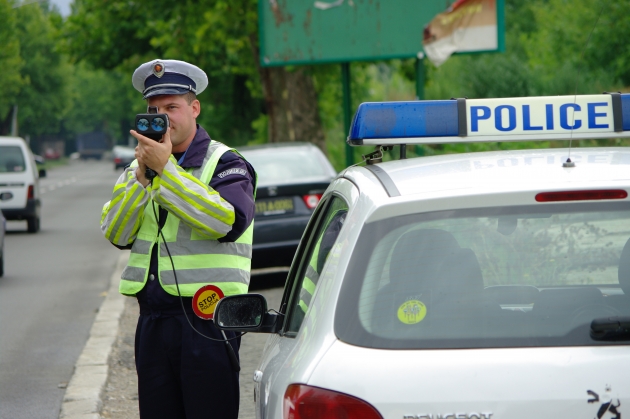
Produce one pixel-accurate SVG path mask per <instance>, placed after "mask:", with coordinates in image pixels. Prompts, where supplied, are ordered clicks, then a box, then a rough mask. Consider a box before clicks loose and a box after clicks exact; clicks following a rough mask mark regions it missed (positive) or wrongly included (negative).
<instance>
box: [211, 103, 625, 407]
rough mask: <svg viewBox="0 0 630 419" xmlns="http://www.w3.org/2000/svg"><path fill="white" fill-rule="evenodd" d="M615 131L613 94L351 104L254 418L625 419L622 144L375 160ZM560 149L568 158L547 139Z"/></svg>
mask: <svg viewBox="0 0 630 419" xmlns="http://www.w3.org/2000/svg"><path fill="white" fill-rule="evenodd" d="M629 136H630V95H626V94H622V95H620V94H603V95H587V96H566V97H563V96H554V97H530V98H508V99H483V100H481V99H480V100H466V99H456V100H444V101H417V102H393V103H364V104H362V105H361V106H360V107H359V109H358V111H357V113H356V115H355V117H354V121H353V126H352V128H351V132H350V136H349V138H348V141H349V142H350V143H352V144H363V145H374V146H375V147H376V151H375V153H372V154H371V155H369V156H367V158H366V164H365V165H359V166H354V167H350V168H347V169H346V170H344V171H343V172H342V173H340V174H339V176H338V177H337V178H336V179H335V180H334V181H333V182H332V184H331V186H330V187H329V188H328V189H327V191H326V192H325V194H324V195H323V197H322V200H321V202H320V204H319V206H318V207H317V209H316V211H315V213H314V214H313V217H312V218H311V221H310V223H309V225H308V227H307V230H306V232H305V235H304V236H303V238H302V241H301V243H300V246H299V249H298V252H297V255H296V257H295V259H294V261H293V265H292V267H291V271H290V273H289V276H288V281H287V285H286V288H285V292H284V296H283V299H282V303H281V306H280V308H279V310H278V311H277V312H276V311H274V310H270V311H269V310H267V306H266V301H265V300H264V298H263V297H262V296H260V295H254V294H249V295H241V296H232V297H227V298H225V299H223V300H222V301H221V302H219V304H218V307H217V309H216V313H215V322H216V323H217V325H218V326H219V327H220V328H223V329H225V330H240V331H244V332H245V331H250V332H262V333H269V334H270V337H269V339H268V341H267V344H266V347H265V350H264V353H263V354H262V358H261V362H260V365H259V367H258V370H257V371H256V373H255V376H254V382H255V383H254V385H255V397H256V400H255V403H256V414H257V418H259V419H272V418H273V419H305V418H333V417H339V418H357V419H358V418H361V419H377V418H393V419H502V418H510V419H521V418H522V419H531V418H549V419H552V418H553V419H556V418H559V417H562V418H572V419H576V418H583V419H593V418H597V419H612V418H615V419H620V418H621V415H622V413H623V415H624V416H626V415H628V414H630V374H628V371H630V346H629V344H630V199H629V198H628V191H629V190H630V149H628V148H624V147H616V148H575V147H573V148H564V149H537V150H519V151H499V152H484V153H468V154H458V155H443V156H431V157H421V158H413V159H406V158H404V157H405V153H404V150H405V147H401V150H402V151H401V153H400V154H401V157H402V158H401V159H400V160H396V161H390V162H380V160H381V159H380V151H381V149H382V148H383V147H389V146H394V145H400V144H403V145H404V144H426V143H454V142H467V141H519V140H557V139H566V140H570V139H573V140H578V139H581V138H624V137H629ZM567 145H569V144H567Z"/></svg>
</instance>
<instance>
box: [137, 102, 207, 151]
mask: <svg viewBox="0 0 630 419" xmlns="http://www.w3.org/2000/svg"><path fill="white" fill-rule="evenodd" d="M147 105H148V106H157V108H158V113H165V114H167V115H168V119H169V122H170V125H171V142H172V143H173V152H174V153H177V152H183V151H185V150H186V148H187V147H188V145H189V144H190V142H191V141H192V139H193V138H194V137H195V132H196V131H197V125H196V118H197V116H199V112H200V111H201V105H200V104H199V101H198V100H194V101H193V102H192V103H191V104H190V105H189V104H188V102H186V99H185V98H184V95H160V96H153V97H150V98H149V99H148V100H147Z"/></svg>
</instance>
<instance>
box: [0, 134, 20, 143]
mask: <svg viewBox="0 0 630 419" xmlns="http://www.w3.org/2000/svg"><path fill="white" fill-rule="evenodd" d="M7 144H9V145H26V141H24V139H23V138H20V137H2V136H0V145H7Z"/></svg>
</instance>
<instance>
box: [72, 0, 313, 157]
mask: <svg viewBox="0 0 630 419" xmlns="http://www.w3.org/2000/svg"><path fill="white" fill-rule="evenodd" d="M256 4H257V3H256V0H234V1H226V0H203V1H191V0H187V1H179V2H167V1H164V0H157V1H151V2H149V1H147V0H138V1H134V2H132V3H129V2H125V1H122V0H112V1H108V2H102V1H99V0H77V1H76V3H75V7H74V13H73V15H72V16H71V17H70V18H69V21H68V25H67V28H66V39H67V45H68V51H69V52H70V53H71V54H72V56H73V57H74V58H75V60H86V61H88V62H90V63H91V64H92V65H94V66H96V67H100V68H119V69H121V70H124V71H128V72H129V73H130V72H131V71H133V69H135V68H136V67H137V66H138V65H139V64H141V63H142V62H145V61H147V60H150V59H153V58H157V57H162V58H165V57H168V58H175V59H181V60H185V61H190V62H193V63H195V64H196V65H198V66H199V67H201V68H203V69H204V70H205V71H206V73H208V77H209V81H210V83H209V87H208V89H207V90H206V92H204V93H202V96H201V97H200V99H202V103H203V104H204V109H202V114H201V117H200V122H201V123H202V124H205V125H207V128H209V129H210V131H211V133H212V135H214V136H216V134H217V133H218V134H219V136H220V137H221V138H222V139H224V140H228V141H230V140H236V141H235V142H236V143H239V142H247V140H248V139H250V140H251V138H252V137H253V135H254V129H253V128H252V123H253V121H256V120H259V119H260V115H261V112H266V114H267V118H268V126H269V130H268V132H269V140H270V141H285V140H286V141H290V140H303V141H312V142H315V143H316V144H318V145H319V146H320V147H322V149H324V150H325V147H324V141H323V140H324V136H323V131H322V128H321V121H320V118H319V113H318V109H317V100H316V96H317V95H316V91H315V86H314V83H313V80H312V75H311V73H310V71H309V70H308V69H305V68H300V69H295V70H292V71H289V70H286V69H284V68H274V69H267V68H261V67H260V66H259V60H258V56H257V55H258V54H257V51H258V30H257V24H258V22H257V11H256V10H257V6H256ZM138 16H142V18H143V19H142V20H140V19H138ZM314 99H315V100H314ZM208 108H209V109H208Z"/></svg>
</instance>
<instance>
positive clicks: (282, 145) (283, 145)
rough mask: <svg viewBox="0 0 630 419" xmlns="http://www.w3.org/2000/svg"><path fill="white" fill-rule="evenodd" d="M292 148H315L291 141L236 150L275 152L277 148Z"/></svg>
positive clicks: (242, 147)
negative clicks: (269, 150)
mask: <svg viewBox="0 0 630 419" xmlns="http://www.w3.org/2000/svg"><path fill="white" fill-rule="evenodd" d="M293 147H302V148H315V149H317V147H316V146H315V144H313V143H307V142H302V141H291V142H280V143H265V144H255V145H247V146H241V147H236V149H237V150H239V151H241V150H243V151H255V150H268V149H271V150H276V149H278V148H293Z"/></svg>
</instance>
